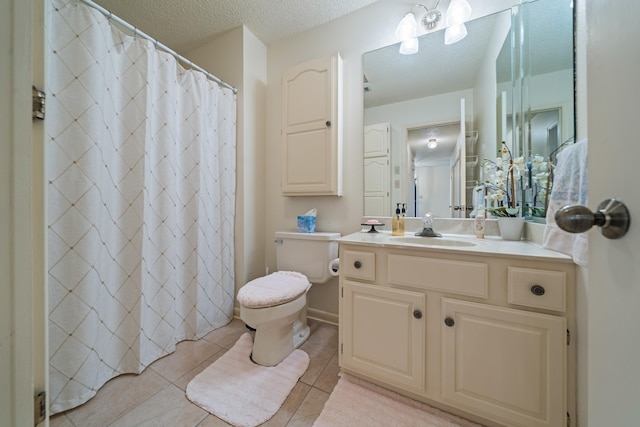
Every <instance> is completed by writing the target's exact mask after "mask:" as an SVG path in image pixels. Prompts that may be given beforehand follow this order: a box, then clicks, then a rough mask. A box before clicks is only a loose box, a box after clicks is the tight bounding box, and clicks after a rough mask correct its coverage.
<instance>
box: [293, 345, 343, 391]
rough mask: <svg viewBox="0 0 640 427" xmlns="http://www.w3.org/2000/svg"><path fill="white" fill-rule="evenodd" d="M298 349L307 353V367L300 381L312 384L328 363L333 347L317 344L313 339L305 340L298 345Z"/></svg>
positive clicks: (333, 351)
mask: <svg viewBox="0 0 640 427" xmlns="http://www.w3.org/2000/svg"><path fill="white" fill-rule="evenodd" d="M300 349H301V350H303V351H305V352H306V353H307V354H308V355H309V368H308V369H307V372H305V373H304V375H303V376H302V378H300V381H302V382H303V383H305V384H309V385H313V384H314V383H315V382H316V380H317V379H318V377H319V376H320V374H321V373H322V371H323V370H324V368H325V366H327V364H328V363H329V360H331V357H332V356H333V354H334V353H335V349H333V348H326V347H325V346H324V345H323V344H317V343H314V342H313V341H307V342H306V343H304V344H303V345H302V346H300Z"/></svg>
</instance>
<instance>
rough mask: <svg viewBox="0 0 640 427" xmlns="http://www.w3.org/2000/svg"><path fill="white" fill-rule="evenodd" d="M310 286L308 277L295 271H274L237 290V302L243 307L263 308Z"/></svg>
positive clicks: (284, 301)
mask: <svg viewBox="0 0 640 427" xmlns="http://www.w3.org/2000/svg"><path fill="white" fill-rule="evenodd" d="M310 287H311V283H309V279H307V276H305V275H304V274H302V273H298V272H296V271H276V272H275V273H271V274H269V275H268V276H264V277H258V278H257V279H253V280H252V281H250V282H249V283H247V284H246V285H244V286H243V287H242V288H240V290H239V291H238V302H239V303H240V304H242V305H243V306H245V307H251V308H263V307H271V306H274V305H280V304H285V303H287V302H289V301H293V300H294V299H296V298H298V297H299V296H300V295H302V294H304V293H305V292H307V291H308V290H309V288H310Z"/></svg>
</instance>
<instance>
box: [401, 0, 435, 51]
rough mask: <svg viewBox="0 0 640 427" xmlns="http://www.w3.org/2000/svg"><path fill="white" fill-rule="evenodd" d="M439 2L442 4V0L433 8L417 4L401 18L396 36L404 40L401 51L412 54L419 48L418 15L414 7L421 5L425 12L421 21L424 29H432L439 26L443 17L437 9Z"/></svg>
mask: <svg viewBox="0 0 640 427" xmlns="http://www.w3.org/2000/svg"><path fill="white" fill-rule="evenodd" d="M438 4H440V0H438V1H437V2H436V5H435V6H434V7H433V8H432V9H429V8H428V7H427V6H425V5H423V4H416V5H415V6H413V7H412V8H411V10H410V11H409V12H407V13H406V14H405V15H404V17H403V18H402V19H401V20H400V22H399V23H398V26H397V27H396V38H397V39H398V40H399V41H401V42H402V44H401V45H400V53H402V54H404V55H411V54H414V53H417V52H418V50H419V47H418V40H417V39H416V37H417V36H418V21H417V20H416V15H415V14H414V13H413V8H415V7H421V8H423V9H424V11H425V13H424V15H423V16H422V18H421V19H420V21H419V22H420V25H421V26H422V28H423V29H424V31H430V30H433V29H434V28H436V27H437V26H438V24H439V23H440V20H441V18H442V13H440V11H439V10H437V9H436V8H437V7H438Z"/></svg>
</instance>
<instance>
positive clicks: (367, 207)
mask: <svg viewBox="0 0 640 427" xmlns="http://www.w3.org/2000/svg"><path fill="white" fill-rule="evenodd" d="M390 206H391V200H390V197H389V156H383V157H370V158H368V159H364V215H365V216H391V208H390Z"/></svg>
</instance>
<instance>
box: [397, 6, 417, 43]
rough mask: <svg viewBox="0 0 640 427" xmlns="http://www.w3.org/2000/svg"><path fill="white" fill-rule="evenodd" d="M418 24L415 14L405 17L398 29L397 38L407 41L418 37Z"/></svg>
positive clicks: (408, 14)
mask: <svg viewBox="0 0 640 427" xmlns="http://www.w3.org/2000/svg"><path fill="white" fill-rule="evenodd" d="M416 31H417V24H416V16H415V15H414V14H413V12H409V13H407V14H406V15H404V18H402V19H401V20H400V22H399V23H398V27H397V28H396V38H397V39H398V40H400V41H403V42H404V41H407V40H410V39H413V38H415V37H416Z"/></svg>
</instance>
